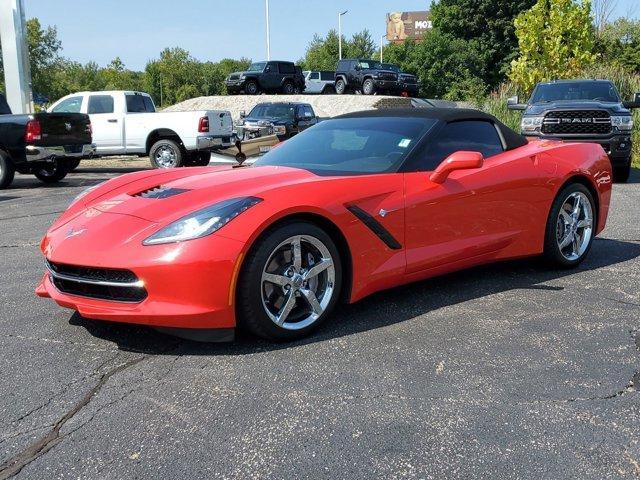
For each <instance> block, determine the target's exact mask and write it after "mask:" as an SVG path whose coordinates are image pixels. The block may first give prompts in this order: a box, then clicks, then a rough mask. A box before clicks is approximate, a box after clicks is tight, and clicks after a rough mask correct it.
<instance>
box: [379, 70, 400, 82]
mask: <svg viewBox="0 0 640 480" xmlns="http://www.w3.org/2000/svg"><path fill="white" fill-rule="evenodd" d="M379 78H380V79H381V80H391V81H394V82H395V81H396V80H398V76H397V75H396V74H395V73H384V72H382V73H380V74H379Z"/></svg>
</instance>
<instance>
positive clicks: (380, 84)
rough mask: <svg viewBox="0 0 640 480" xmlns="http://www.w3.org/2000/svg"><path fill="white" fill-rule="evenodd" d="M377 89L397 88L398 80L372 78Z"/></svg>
mask: <svg viewBox="0 0 640 480" xmlns="http://www.w3.org/2000/svg"><path fill="white" fill-rule="evenodd" d="M373 82H374V84H375V86H376V88H377V89H378V90H398V86H399V84H398V82H394V81H393V80H374V81H373Z"/></svg>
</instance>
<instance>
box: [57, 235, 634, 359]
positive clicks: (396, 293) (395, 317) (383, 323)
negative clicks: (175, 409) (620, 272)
mask: <svg viewBox="0 0 640 480" xmlns="http://www.w3.org/2000/svg"><path fill="white" fill-rule="evenodd" d="M637 257H640V239H638V240H633V241H620V240H611V239H601V238H597V239H596V240H595V242H594V244H593V248H592V251H591V253H590V256H589V257H588V258H587V260H585V262H584V263H583V264H582V265H581V266H580V267H579V268H577V269H571V270H549V269H547V268H546V267H545V265H544V263H543V262H542V261H541V259H539V258H530V259H526V260H518V261H509V262H503V263H498V264H492V265H486V266H482V267H476V268H473V269H470V270H465V271H462V272H456V273H452V274H448V275H445V276H441V277H436V278H432V279H429V280H425V281H422V282H417V283H413V284H409V285H405V286H401V287H396V288H393V289H390V290H386V291H383V292H379V293H376V294H374V295H372V296H370V297H367V298H365V299H363V300H361V301H360V302H357V303H355V304H351V305H339V306H338V307H337V308H336V310H335V311H334V313H333V314H332V315H331V317H330V318H329V319H328V320H327V322H326V323H325V324H324V325H322V327H321V328H320V329H319V330H318V331H316V332H314V333H312V334H311V336H309V337H307V338H305V339H302V340H299V341H295V342H289V343H276V344H274V343H269V342H266V341H264V340H262V339H258V338H256V337H253V336H249V335H245V334H242V333H240V334H239V335H238V336H237V338H236V340H235V341H234V342H231V343H198V342H193V341H188V340H182V339H178V338H175V337H171V336H168V335H165V334H162V333H159V332H156V331H155V330H152V329H151V328H148V327H142V326H136V325H125V324H118V323H110V322H102V321H94V320H88V319H84V318H82V317H81V316H80V315H78V314H77V313H75V314H74V315H73V316H72V317H71V318H70V320H69V323H71V324H72V325H78V326H82V327H84V328H86V329H87V331H88V332H89V333H90V334H91V335H93V336H95V337H98V338H101V339H104V340H107V341H111V342H114V343H116V344H117V345H118V348H119V349H121V350H124V351H135V352H141V353H145V354H149V355H165V354H166V355H243V354H251V353H256V352H259V351H267V350H277V349H281V348H290V347H295V346H300V345H306V344H310V343H316V342H323V341H325V340H330V339H334V338H338V337H344V336H348V335H353V334H357V333H360V332H364V331H369V330H374V329H378V328H383V327H387V326H390V325H394V324H397V323H400V322H404V321H407V320H410V319H412V318H415V317H418V316H420V315H424V314H426V313H428V312H431V311H435V310H438V309H440V308H443V307H448V306H451V305H455V304H459V303H463V302H467V301H469V300H473V299H476V298H481V297H485V296H487V295H493V294H496V293H500V292H505V291H509V290H548V291H549V292H554V291H559V290H563V289H564V287H562V286H555V285H546V283H547V282H552V281H554V280H558V279H561V278H563V277H566V276H569V275H574V274H576V273H579V272H584V271H593V272H595V271H597V270H598V269H600V268H604V267H609V266H611V265H615V264H617V263H622V262H627V261H629V260H633V259H635V258H637Z"/></svg>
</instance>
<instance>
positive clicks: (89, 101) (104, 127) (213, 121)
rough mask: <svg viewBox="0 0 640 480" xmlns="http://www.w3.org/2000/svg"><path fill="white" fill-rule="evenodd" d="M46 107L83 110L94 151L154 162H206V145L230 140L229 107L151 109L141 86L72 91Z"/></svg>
mask: <svg viewBox="0 0 640 480" xmlns="http://www.w3.org/2000/svg"><path fill="white" fill-rule="evenodd" d="M49 112H52V113H71V112H80V113H86V114H88V115H89V117H90V118H91V125H92V127H93V141H94V143H95V144H96V147H97V154H98V155H101V156H102V155H125V154H126V155H129V154H134V155H135V154H137V155H141V156H142V155H149V158H150V159H151V163H152V165H153V166H154V167H156V168H174V167H180V166H190V165H207V164H208V163H209V160H210V158H211V152H212V151H214V150H222V149H225V148H229V147H231V146H233V145H234V144H235V137H234V134H233V121H232V119H231V113H230V112H229V111H226V110H198V111H191V112H156V108H155V105H154V103H153V100H152V99H151V97H150V96H149V95H148V94H146V93H141V92H128V91H109V92H79V93H73V94H71V95H67V96H66V97H63V98H61V99H60V100H58V101H57V102H56V103H54V104H53V105H52V106H51V107H50V108H49Z"/></svg>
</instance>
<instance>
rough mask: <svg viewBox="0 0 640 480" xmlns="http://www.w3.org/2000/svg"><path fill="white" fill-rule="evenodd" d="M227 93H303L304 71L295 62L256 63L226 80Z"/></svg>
mask: <svg viewBox="0 0 640 480" xmlns="http://www.w3.org/2000/svg"><path fill="white" fill-rule="evenodd" d="M225 84H226V86H227V92H228V93H230V94H232V95H233V94H236V93H240V92H244V93H246V94H247V95H257V94H258V93H261V92H265V93H285V94H287V95H291V94H294V93H302V92H303V91H304V87H305V81H304V75H302V69H301V68H300V67H297V66H296V65H295V64H294V63H293V62H279V61H269V62H256V63H252V64H251V65H250V66H249V68H248V69H247V71H245V72H234V73H232V74H231V75H229V76H228V77H227V79H226V80H225Z"/></svg>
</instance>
